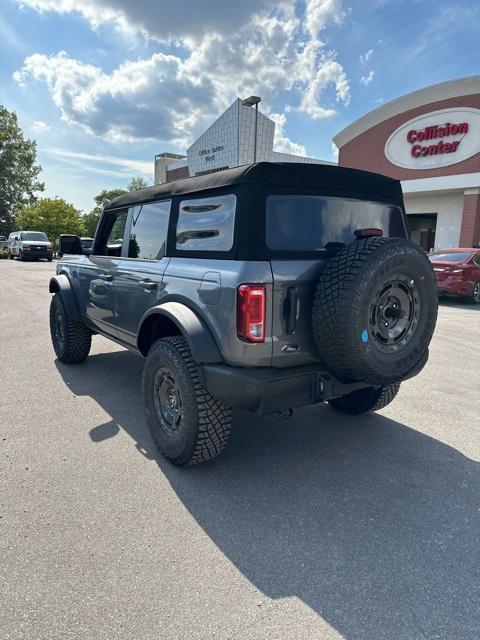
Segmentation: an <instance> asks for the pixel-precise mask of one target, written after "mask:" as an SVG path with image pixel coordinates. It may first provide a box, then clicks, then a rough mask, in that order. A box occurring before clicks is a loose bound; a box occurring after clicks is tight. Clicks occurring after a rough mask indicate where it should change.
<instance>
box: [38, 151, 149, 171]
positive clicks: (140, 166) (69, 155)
mask: <svg viewBox="0 0 480 640" xmlns="http://www.w3.org/2000/svg"><path fill="white" fill-rule="evenodd" d="M44 153H46V154H47V155H49V156H52V157H54V158H57V159H60V160H62V161H63V162H66V163H68V164H73V165H74V166H79V167H81V168H82V169H88V170H90V171H95V172H99V173H105V174H107V175H115V176H119V175H125V174H129V175H139V174H141V175H142V176H151V175H152V173H153V161H152V162H143V161H141V160H132V159H130V158H118V157H116V156H110V155H99V154H93V153H80V152H76V151H69V150H68V149H61V148H59V147H51V148H49V149H45V151H44ZM85 163H87V164H85ZM92 163H93V166H92ZM95 165H103V166H101V167H98V166H95ZM107 167H119V168H120V171H118V170H117V171H113V170H112V169H108V168H107Z"/></svg>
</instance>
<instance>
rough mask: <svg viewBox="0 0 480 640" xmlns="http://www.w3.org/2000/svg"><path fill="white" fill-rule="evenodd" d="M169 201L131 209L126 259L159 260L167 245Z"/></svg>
mask: <svg viewBox="0 0 480 640" xmlns="http://www.w3.org/2000/svg"><path fill="white" fill-rule="evenodd" d="M170 204H171V201H170V200H163V201H162V202H154V203H152V204H144V205H142V206H140V207H133V209H132V226H131V228H130V240H129V245H128V257H129V258H139V259H141V260H160V259H161V258H163V256H164V255H165V248H166V244H167V232H168V220H169V217H170Z"/></svg>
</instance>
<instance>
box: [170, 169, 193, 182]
mask: <svg viewBox="0 0 480 640" xmlns="http://www.w3.org/2000/svg"><path fill="white" fill-rule="evenodd" d="M189 175H190V174H189V173H188V166H187V167H179V168H178V169H171V170H168V169H167V182H173V181H174V180H180V179H181V178H188V176H189Z"/></svg>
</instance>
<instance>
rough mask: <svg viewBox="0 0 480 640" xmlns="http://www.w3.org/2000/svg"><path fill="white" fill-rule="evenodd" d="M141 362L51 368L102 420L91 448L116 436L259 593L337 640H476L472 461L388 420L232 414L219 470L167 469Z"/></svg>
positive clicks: (101, 360)
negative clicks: (304, 615) (307, 614)
mask: <svg viewBox="0 0 480 640" xmlns="http://www.w3.org/2000/svg"><path fill="white" fill-rule="evenodd" d="M142 364H143V362H142V360H141V359H140V358H138V357H137V356H135V355H134V354H131V353H129V352H126V351H121V352H115V353H109V354H105V355H94V356H91V357H89V358H88V360H87V361H86V363H85V364H84V365H82V366H81V367H66V366H65V365H62V364H61V363H58V362H57V367H58V370H59V371H60V373H61V375H62V376H63V379H64V381H65V382H66V384H68V386H69V388H70V389H71V390H72V392H73V393H75V394H77V395H88V396H90V397H92V398H93V399H94V400H95V401H96V402H98V403H99V404H100V405H101V406H102V408H103V409H104V410H105V411H106V412H108V414H109V415H110V416H111V418H112V420H111V421H109V422H107V423H106V424H103V425H99V426H97V427H95V428H94V429H92V431H91V432H90V436H91V437H92V439H93V440H94V441H95V442H98V441H101V440H102V439H105V438H108V437H112V436H114V435H115V434H116V433H117V432H118V430H119V429H125V430H126V431H127V432H128V433H129V435H130V436H131V437H132V438H133V439H134V440H135V442H136V443H137V448H138V449H139V450H140V451H141V452H142V453H143V455H146V456H148V457H149V458H151V459H155V460H156V461H157V462H158V465H159V467H160V469H161V470H162V472H163V473H164V474H165V476H166V477H167V479H168V481H169V482H170V484H171V486H172V488H173V489H174V491H175V492H176V494H177V495H178V496H179V498H180V499H181V500H182V502H183V504H184V505H185V506H186V507H187V509H188V510H189V512H190V513H191V514H192V516H193V517H194V518H195V520H196V521H197V522H198V523H199V524H200V526H201V527H202V528H203V530H204V531H205V532H206V533H207V534H208V535H209V536H210V538H211V539H212V540H213V542H214V543H215V544H216V545H217V546H218V547H219V548H220V549H221V550H222V552H223V553H224V554H225V556H226V557H227V558H228V559H229V560H230V561H231V562H232V563H233V564H234V565H235V566H236V567H237V569H238V570H239V571H241V572H242V574H243V575H244V576H245V577H246V578H247V579H248V580H249V581H250V582H251V583H252V584H253V585H255V587H257V588H258V589H259V590H260V591H261V592H262V593H264V594H265V595H266V596H268V597H269V598H273V599H281V598H286V597H292V596H295V597H297V598H299V599H300V600H302V601H303V602H304V603H306V604H307V605H308V606H309V607H311V608H312V609H313V610H314V611H315V612H317V613H318V614H319V615H320V616H321V617H322V618H323V619H325V620H326V621H327V622H328V623H329V624H330V625H331V626H332V627H333V628H334V629H336V630H337V631H338V632H339V633H340V634H342V635H343V636H344V637H345V638H347V639H348V640H351V639H355V640H387V639H388V640H390V639H395V640H398V639H401V640H415V639H416V638H423V639H425V638H426V639H430V638H431V639H433V638H435V639H438V638H442V639H443V638H445V639H449V640H451V639H452V638H455V639H456V640H460V639H462V640H464V639H472V640H473V639H474V638H478V629H479V628H480V606H479V598H480V581H479V568H480V567H479V565H480V554H479V551H478V549H479V547H478V533H479V525H480V521H479V516H480V509H479V506H480V504H479V496H480V475H479V471H480V467H479V464H478V463H476V462H474V461H472V460H470V459H468V458H466V457H465V456H464V455H462V454H461V453H459V452H458V451H457V450H455V449H453V448H452V447H449V446H447V445H445V444H442V443H441V442H439V441H437V440H435V439H432V438H430V437H427V436H425V435H423V434H421V433H419V432H417V431H415V430H413V429H410V428H409V427H408V426H406V425H403V424H400V423H399V422H395V421H393V420H390V419H389V418H386V417H385V416H382V415H379V414H376V415H367V416H362V417H354V418H349V417H346V416H341V415H339V414H336V413H335V412H334V411H332V410H331V409H330V408H329V407H327V406H317V407H310V408H307V409H303V410H299V411H297V412H296V413H295V415H294V417H293V418H292V419H291V420H289V421H285V420H282V419H281V418H280V417H279V416H269V417H265V418H260V417H257V416H254V415H251V414H247V413H243V412H236V413H234V421H233V433H232V438H231V442H230V445H229V447H228V448H227V450H226V451H225V452H224V454H223V455H222V456H221V457H220V458H218V459H217V460H216V461H214V462H212V463H210V464H205V465H199V466H196V467H190V468H186V469H178V468H176V467H174V466H173V465H171V464H169V463H168V462H167V461H165V460H164V459H163V458H161V457H160V456H159V455H157V452H156V449H155V447H154V445H153V442H152V440H151V438H150V436H149V434H148V431H147V427H146V424H145V419H144V414H143V407H142V402H141V396H140V376H139V374H140V372H141V369H142ZM398 401H399V402H401V395H400V398H399V400H398ZM265 606H266V607H268V606H271V605H268V604H266V605H265ZM270 615H272V616H275V610H274V609H271V613H270Z"/></svg>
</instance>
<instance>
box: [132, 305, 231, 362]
mask: <svg viewBox="0 0 480 640" xmlns="http://www.w3.org/2000/svg"><path fill="white" fill-rule="evenodd" d="M153 315H160V316H164V317H166V318H168V319H169V320H170V321H171V322H173V323H174V324H175V325H176V326H177V328H178V330H179V331H180V333H181V334H182V335H183V336H184V338H185V339H186V341H187V342H188V346H189V347H190V351H191V352H192V357H193V359H194V360H195V362H197V363H198V364H207V363H208V364H213V363H219V362H223V358H222V355H221V353H220V351H219V349H218V347H217V345H216V343H215V340H214V339H213V337H212V334H211V332H210V330H209V329H208V327H207V326H206V325H205V323H204V322H203V320H201V319H200V318H199V317H198V315H197V314H196V313H195V312H194V311H192V309H190V307H187V306H186V305H185V304H182V303H181V302H164V303H163V304H159V305H157V306H155V307H152V308H151V309H149V310H148V311H146V312H145V313H144V315H143V316H142V319H141V320H140V324H139V327H138V332H137V346H138V349H139V351H140V352H143V350H142V347H141V340H142V328H143V327H145V321H146V320H147V318H149V317H151V316H153ZM144 355H145V354H144Z"/></svg>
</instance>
